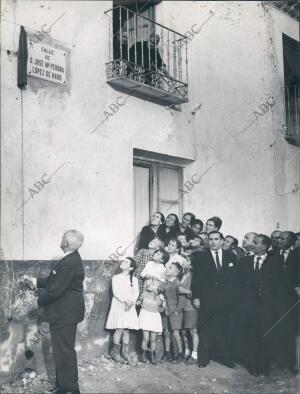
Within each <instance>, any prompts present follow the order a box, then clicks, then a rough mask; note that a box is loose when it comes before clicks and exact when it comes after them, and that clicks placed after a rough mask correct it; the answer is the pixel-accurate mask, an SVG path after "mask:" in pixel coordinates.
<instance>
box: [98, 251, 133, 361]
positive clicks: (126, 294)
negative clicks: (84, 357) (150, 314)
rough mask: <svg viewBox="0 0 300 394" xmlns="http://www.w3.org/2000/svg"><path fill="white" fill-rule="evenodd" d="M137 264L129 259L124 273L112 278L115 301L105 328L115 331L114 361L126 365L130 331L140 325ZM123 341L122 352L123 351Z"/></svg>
mask: <svg viewBox="0 0 300 394" xmlns="http://www.w3.org/2000/svg"><path fill="white" fill-rule="evenodd" d="M135 267H136V264H135V261H134V260H133V259H132V258H131V257H128V258H126V259H125V260H123V261H122V262H121V264H120V268H121V270H122V272H121V273H120V274H118V275H115V276H114V277H113V278H112V291H113V299H112V302H111V307H110V311H109V315H108V318H107V321H106V326H105V328H106V329H108V330H115V332H114V335H113V350H112V352H111V357H112V359H113V360H114V361H116V362H119V363H124V359H125V360H126V361H130V357H129V330H138V329H139V323H138V317H137V313H136V309H135V303H136V301H137V299H138V296H139V285H138V280H137V278H136V277H135V276H133V273H134V270H135ZM121 339H122V352H121V355H122V357H123V358H122V357H121V355H120V350H121Z"/></svg>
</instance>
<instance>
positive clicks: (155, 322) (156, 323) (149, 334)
mask: <svg viewBox="0 0 300 394" xmlns="http://www.w3.org/2000/svg"><path fill="white" fill-rule="evenodd" d="M163 289H164V286H163V284H162V282H160V281H159V280H157V279H149V280H147V282H146V284H145V287H144V291H143V293H142V295H141V296H140V299H139V301H138V303H141V311H140V314H139V327H140V330H143V341H142V354H141V356H140V358H139V360H140V361H141V362H147V361H148V360H147V358H146V350H147V346H148V342H149V339H150V361H151V363H152V364H157V361H156V353H155V352H156V346H157V334H159V333H161V332H162V322H161V315H160V312H163V310H164V308H165V300H164V296H163V294H161V293H162V291H163Z"/></svg>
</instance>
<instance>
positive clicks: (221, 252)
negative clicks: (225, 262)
mask: <svg viewBox="0 0 300 394" xmlns="http://www.w3.org/2000/svg"><path fill="white" fill-rule="evenodd" d="M216 252H218V256H219V261H220V266H221V267H222V257H223V251H222V249H219V250H210V253H211V254H212V257H213V258H214V260H215V264H216V268H217V269H218V266H217V256H216Z"/></svg>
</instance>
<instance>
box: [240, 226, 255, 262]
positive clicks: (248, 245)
mask: <svg viewBox="0 0 300 394" xmlns="http://www.w3.org/2000/svg"><path fill="white" fill-rule="evenodd" d="M256 235H257V234H256V233H254V232H250V233H246V234H245V235H244V238H243V243H242V247H243V248H244V250H245V254H246V256H252V255H253V254H254V244H253V241H254V238H255V237H256Z"/></svg>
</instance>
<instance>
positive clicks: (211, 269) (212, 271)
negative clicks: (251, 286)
mask: <svg viewBox="0 0 300 394" xmlns="http://www.w3.org/2000/svg"><path fill="white" fill-rule="evenodd" d="M208 242H209V245H210V250H208V251H205V252H199V253H195V254H193V255H192V257H191V262H192V266H193V280H192V298H193V304H194V306H195V307H196V308H199V321H198V330H199V340H200V346H199V367H201V368H204V367H206V365H207V364H208V363H209V361H210V360H211V359H212V358H215V359H216V360H218V361H220V362H221V363H222V364H224V365H226V366H227V367H229V368H234V367H235V365H234V363H233V361H232V358H233V354H232V351H233V348H232V340H233V336H234V330H233V328H234V316H235V312H236V302H237V290H238V283H237V267H236V266H237V259H236V256H235V255H234V254H232V253H229V252H227V251H224V250H222V246H223V242H224V237H223V235H222V233H220V232H219V231H211V232H210V233H209V239H208Z"/></svg>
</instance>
